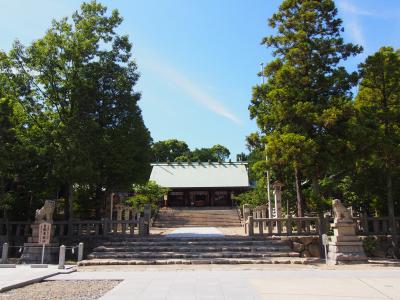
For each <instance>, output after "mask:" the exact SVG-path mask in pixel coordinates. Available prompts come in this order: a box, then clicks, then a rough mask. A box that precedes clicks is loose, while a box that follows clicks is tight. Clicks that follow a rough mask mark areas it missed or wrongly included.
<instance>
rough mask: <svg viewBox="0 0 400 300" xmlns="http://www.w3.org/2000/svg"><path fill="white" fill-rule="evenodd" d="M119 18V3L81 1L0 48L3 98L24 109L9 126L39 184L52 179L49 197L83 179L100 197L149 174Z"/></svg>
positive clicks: (133, 71)
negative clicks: (30, 37) (37, 31)
mask: <svg viewBox="0 0 400 300" xmlns="http://www.w3.org/2000/svg"><path fill="white" fill-rule="evenodd" d="M121 23H122V17H121V16H120V14H119V13H118V11H117V10H113V11H112V12H111V13H108V12H107V8H106V7H105V6H103V5H101V4H100V3H98V2H96V1H91V2H89V3H83V4H82V5H81V8H80V10H79V11H76V12H75V13H74V14H73V15H72V18H62V19H61V20H54V21H53V22H52V24H51V26H50V28H49V29H48V30H47V32H46V33H45V35H44V36H43V37H42V38H40V39H37V40H35V41H34V42H32V43H31V44H30V45H29V46H27V47H26V46H24V45H22V43H21V42H19V41H16V42H15V43H14V45H13V47H12V49H11V51H10V52H9V53H7V54H6V53H1V55H0V62H1V64H0V66H1V76H2V77H1V78H2V81H3V80H6V81H7V82H9V83H10V82H11V83H12V84H11V83H10V85H11V86H10V87H7V88H6V89H5V91H3V90H2V91H1V92H2V93H5V95H6V96H2V99H3V98H6V99H11V100H7V101H8V102H10V101H11V102H12V103H13V105H14V106H17V107H18V108H17V109H18V110H20V112H21V114H22V115H23V117H22V118H21V119H20V122H23V123H22V124H16V125H15V126H16V127H17V128H19V130H20V134H21V136H22V137H21V139H22V140H23V142H24V144H23V146H24V147H25V151H27V152H29V153H30V155H32V156H33V157H34V158H32V160H36V162H38V165H37V168H39V169H41V170H42V172H39V173H38V174H37V176H40V175H44V174H45V175H44V176H45V177H44V178H45V179H44V178H42V185H43V184H44V181H43V180H46V181H47V183H48V184H49V185H50V187H51V189H50V190H49V191H48V193H47V197H51V198H55V197H57V196H59V197H65V198H69V199H70V201H71V200H72V198H73V194H74V193H75V192H76V191H77V190H78V187H79V186H81V187H83V186H85V187H89V189H90V190H91V193H92V194H93V198H94V199H95V202H96V201H97V202H98V203H100V202H101V201H103V200H102V199H103V198H104V197H105V193H104V192H105V191H106V192H111V191H113V190H118V189H124V188H128V187H130V186H131V184H132V183H133V182H144V181H145V180H147V178H148V175H149V171H150V164H149V163H150V160H151V148H150V143H151V137H150V133H149V131H148V129H147V128H146V126H145V124H144V122H143V119H142V115H141V110H140V108H139V106H138V101H139V100H140V94H139V93H138V92H136V91H135V89H134V87H135V84H136V82H137V80H138V78H139V75H138V73H137V66H136V63H135V61H134V59H133V58H132V44H131V43H130V42H129V39H128V37H127V36H124V35H119V34H117V28H118V27H119V25H120V24H121ZM4 78H5V79H4ZM2 103H6V100H2ZM4 109H5V108H4ZM8 115H9V114H8ZM0 151H2V150H0ZM8 152H9V151H8ZM5 157H6V156H5ZM7 161H8V160H7ZM21 184H22V183H21ZM3 189H4V187H3ZM32 192H33V193H34V194H35V195H34V197H38V196H39V194H40V192H38V191H32ZM25 197H28V196H27V195H26V194H25ZM67 203H68V202H67ZM70 207H71V206H70ZM69 212H70V213H72V209H70V210H69Z"/></svg>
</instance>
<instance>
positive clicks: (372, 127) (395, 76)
mask: <svg viewBox="0 0 400 300" xmlns="http://www.w3.org/2000/svg"><path fill="white" fill-rule="evenodd" d="M360 68H361V74H362V81H361V84H360V89H359V92H358V95H357V97H356V101H355V106H356V109H357V112H358V117H359V118H358V120H359V123H360V124H362V125H363V126H364V127H363V128H364V129H365V131H366V134H365V140H364V141H363V143H365V144H366V145H368V148H369V151H368V152H369V157H368V158H369V160H370V161H371V162H372V164H373V165H375V166H377V167H378V168H379V169H381V170H383V174H384V177H385V180H386V202H387V209H388V214H389V218H390V225H391V226H390V227H391V230H392V235H393V241H394V243H395V248H396V249H397V255H399V253H398V246H399V241H398V233H397V226H396V223H395V219H394V218H395V204H394V201H393V179H394V178H395V179H397V180H398V178H396V177H394V175H395V174H396V173H397V174H398V172H399V165H400V58H399V53H396V52H395V51H394V49H393V48H392V47H383V48H381V49H380V50H379V51H378V52H376V53H375V54H373V55H371V56H369V57H367V59H366V61H365V63H363V64H361V65H360ZM397 196H399V195H397Z"/></svg>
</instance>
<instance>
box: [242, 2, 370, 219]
mask: <svg viewBox="0 0 400 300" xmlns="http://www.w3.org/2000/svg"><path fill="white" fill-rule="evenodd" d="M269 26H270V27H272V28H273V29H275V30H276V34H275V35H272V36H269V37H266V38H264V39H263V41H262V44H264V45H266V46H267V47H269V48H272V49H273V55H274V56H275V59H274V60H273V61H271V62H270V63H269V64H268V65H267V66H266V67H265V68H264V70H263V74H262V75H264V76H266V78H267V81H266V83H265V84H262V85H258V86H256V87H254V89H253V99H252V102H251V105H250V107H249V109H250V115H251V118H256V120H257V124H258V126H259V128H260V129H261V131H262V132H263V133H264V134H265V135H266V141H267V145H268V148H267V152H268V155H269V156H271V162H272V164H275V165H279V164H280V163H284V164H288V163H290V164H291V166H292V168H293V171H295V172H296V176H298V174H299V173H300V172H299V171H300V170H301V173H302V174H303V176H305V177H306V178H307V179H309V180H310V181H311V182H312V190H313V198H314V200H315V201H316V203H317V205H318V204H319V203H320V202H321V194H320V188H319V180H320V179H321V178H323V177H324V176H325V175H326V174H327V172H328V171H329V169H330V167H332V166H335V164H336V165H337V164H338V162H342V161H344V160H343V159H342V158H341V156H340V154H341V153H343V152H344V151H346V150H347V149H346V143H345V131H346V121H347V120H348V118H349V117H350V115H351V113H352V105H351V96H352V95H351V92H350V90H351V88H352V87H353V86H354V85H355V84H356V83H357V77H358V76H357V74H356V73H352V74H349V73H348V72H347V71H346V70H345V68H343V67H342V66H341V65H340V64H341V62H342V61H343V60H346V59H347V58H348V57H350V56H354V55H356V54H358V53H360V52H361V51H362V48H361V47H360V46H356V45H353V44H347V43H344V41H343V39H342V37H341V32H342V31H343V27H342V21H341V20H340V19H339V18H337V9H336V7H335V4H334V1H332V0H318V1H317V0H285V1H283V3H282V4H281V6H280V7H279V11H278V12H277V13H275V14H273V16H272V17H271V18H270V19H269ZM278 151H279V153H278ZM286 152H288V153H286ZM282 156H283V157H286V158H287V161H284V162H282V161H281V160H279V159H277V158H278V157H282ZM296 186H297V184H296ZM298 196H299V195H298ZM298 198H299V197H298ZM319 208H320V209H321V208H322V207H319ZM302 213H303V212H302V205H301V199H299V203H298V215H302Z"/></svg>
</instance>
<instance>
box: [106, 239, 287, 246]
mask: <svg viewBox="0 0 400 300" xmlns="http://www.w3.org/2000/svg"><path fill="white" fill-rule="evenodd" d="M289 245H290V244H289V242H287V241H282V240H245V239H243V240H236V239H229V238H226V240H224V239H215V240H214V239H204V238H203V239H197V240H196V239H192V238H187V239H185V238H181V239H176V238H163V239H157V240H137V241H119V242H112V241H109V242H104V243H103V246H108V247H141V246H145V247H146V246H148V247H156V246H176V247H185V246H219V247H223V246H224V247H229V246H275V247H276V246H289Z"/></svg>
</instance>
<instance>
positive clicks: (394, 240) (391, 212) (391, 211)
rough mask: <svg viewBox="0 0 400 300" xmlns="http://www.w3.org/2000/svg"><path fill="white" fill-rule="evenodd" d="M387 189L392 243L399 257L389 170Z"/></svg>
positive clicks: (399, 250)
mask: <svg viewBox="0 0 400 300" xmlns="http://www.w3.org/2000/svg"><path fill="white" fill-rule="evenodd" d="M386 189H387V206H388V215H389V223H390V230H391V234H392V244H393V247H394V254H395V256H396V257H397V258H399V257H400V256H399V255H400V253H399V252H400V249H399V242H398V235H397V234H398V233H397V224H396V220H395V214H394V203H393V194H392V190H393V186H392V174H391V173H390V171H388V172H387V177H386Z"/></svg>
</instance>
